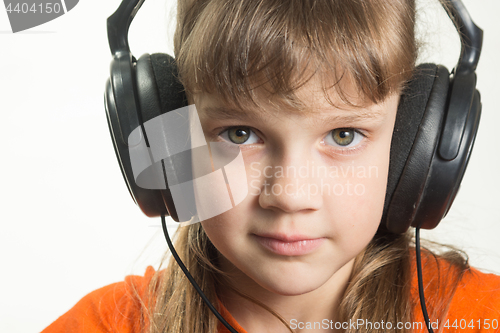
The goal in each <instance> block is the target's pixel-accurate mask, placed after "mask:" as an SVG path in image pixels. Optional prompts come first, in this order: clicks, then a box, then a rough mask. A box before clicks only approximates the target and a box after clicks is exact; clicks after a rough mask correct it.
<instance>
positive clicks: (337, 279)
mask: <svg viewBox="0 0 500 333" xmlns="http://www.w3.org/2000/svg"><path fill="white" fill-rule="evenodd" d="M353 264H354V259H353V260H351V261H350V262H348V263H347V264H346V265H344V266H343V267H342V268H341V269H340V270H339V271H337V272H336V273H335V274H334V275H333V276H332V277H331V278H330V279H329V280H328V281H327V282H326V283H324V284H323V285H322V286H320V287H319V288H317V289H315V290H312V291H310V292H307V293H304V294H301V295H296V296H283V295H279V294H276V293H273V292H270V291H268V290H267V289H264V288H262V287H261V286H260V285H258V284H257V283H256V282H255V281H253V280H252V279H250V278H249V277H248V276H246V275H245V274H243V273H242V272H241V271H239V270H237V272H239V273H237V274H236V275H237V276H234V275H233V274H231V278H232V280H233V281H237V284H236V285H234V282H232V283H233V285H234V286H235V287H236V288H237V289H238V290H239V291H240V292H242V293H244V294H247V295H249V296H251V297H252V298H254V299H256V300H258V301H260V302H262V303H263V304H265V305H266V306H268V307H269V308H271V309H272V310H273V311H275V312H276V313H277V314H279V315H281V316H282V318H283V319H284V320H285V321H286V322H287V323H288V324H289V325H290V326H291V327H292V328H293V329H294V332H296V333H306V332H318V327H316V329H309V330H308V329H305V328H304V329H300V328H299V323H303V324H301V325H300V327H302V325H304V326H305V325H307V323H311V325H314V323H315V322H316V323H318V322H319V323H322V324H323V323H325V322H327V321H328V322H330V321H333V323H335V321H336V320H337V321H338V316H337V310H338V305H339V304H340V302H341V300H342V297H343V295H344V292H345V289H346V287H347V284H348V283H349V278H350V276H351V272H352V267H353ZM233 268H234V266H233ZM232 271H233V272H234V270H232ZM222 289H223V290H221V291H219V298H220V299H221V301H222V302H223V303H224V305H225V306H226V308H227V310H228V311H229V312H230V313H231V315H232V316H233V317H234V319H235V320H236V321H237V322H238V323H239V324H240V325H241V326H242V327H243V328H245V330H246V331H247V332H248V333H253V332H263V333H265V332H273V333H281V332H284V333H289V332H290V331H289V330H288V329H287V328H286V327H285V326H284V325H283V324H282V323H281V322H280V321H279V319H278V318H276V317H275V316H273V315H272V314H271V313H269V312H268V311H267V310H265V309H263V308H262V307H260V306H258V305H256V304H255V303H253V302H251V301H249V300H247V299H245V298H243V297H241V296H240V295H238V294H236V293H235V292H233V291H231V290H230V289H229V288H224V287H222ZM294 326H295V327H294ZM332 326H334V324H333V325H332ZM320 330H321V332H334V331H335V330H333V329H332V330H330V329H324V328H323V327H321V329H320Z"/></svg>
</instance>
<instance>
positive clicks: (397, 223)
mask: <svg viewBox="0 0 500 333" xmlns="http://www.w3.org/2000/svg"><path fill="white" fill-rule="evenodd" d="M441 2H442V5H443V7H444V8H445V10H446V11H447V13H448V15H449V16H450V18H451V19H452V21H453V23H454V25H455V27H456V29H457V31H458V33H459V35H460V39H461V43H462V50H461V54H460V59H459V61H458V63H457V65H456V67H455V68H454V69H453V71H452V74H451V75H450V73H449V72H448V70H447V69H446V68H445V67H444V66H441V65H435V64H423V65H420V66H418V67H417V68H416V70H415V74H414V76H413V77H412V79H411V80H410V81H409V82H408V84H407V86H406V88H405V90H404V92H403V94H402V96H401V100H400V103H399V106H398V112H397V116H396V123H395V128H394V133H393V137H392V143H391V153H390V164H389V176H388V182H387V192H386V197H385V203H384V211H383V216H382V220H381V222H380V227H379V230H386V231H389V232H392V233H395V234H398V233H404V232H406V230H408V228H409V227H410V226H413V227H416V231H417V238H416V239H417V261H418V268H419V272H418V273H419V287H420V290H421V294H420V299H421V302H422V310H423V312H424V317H425V319H426V323H427V325H429V324H428V322H429V319H428V316H427V312H426V309H425V303H424V301H423V300H424V297H423V291H422V290H423V288H422V286H421V283H422V282H421V281H422V278H421V267H420V266H421V265H420V262H419V260H420V252H419V248H420V246H419V237H418V231H419V229H420V228H424V229H433V228H435V227H436V226H437V225H438V223H439V222H440V221H441V220H442V218H443V217H444V216H446V213H447V212H448V210H449V209H450V207H451V204H452V203H453V200H454V198H455V196H456V194H457V192H458V188H459V186H460V182H461V181H462V178H463V175H464V173H465V169H466V168H467V163H468V161H469V157H470V153H471V151H472V147H473V144H474V140H475V137H476V134H477V130H478V126H479V119H480V116H481V101H480V95H479V92H478V91H477V90H476V73H475V70H476V67H477V63H478V61H479V55H480V53H481V47H482V39H483V31H482V30H481V29H480V28H479V27H477V26H476V25H475V24H474V22H473V21H472V19H471V17H470V15H469V13H468V12H467V10H466V8H465V6H464V5H463V4H462V2H461V1H460V0H441ZM143 3H144V0H123V1H122V3H121V4H120V6H119V7H118V9H117V10H116V12H115V13H114V14H113V15H111V16H110V17H109V18H108V22H107V23H108V40H109V45H110V48H111V53H112V55H113V59H112V61H111V75H110V79H108V80H107V82H106V90H105V107H106V116H107V119H108V125H109V130H110V133H111V137H112V140H113V145H114V148H115V153H116V157H117V158H118V162H119V164H120V168H121V170H122V174H123V177H124V179H125V182H126V183H127V186H128V189H129V192H130V194H131V196H132V198H133V199H134V201H135V203H136V204H137V205H139V207H140V208H141V210H142V211H143V212H144V213H145V214H146V215H147V216H149V217H154V216H161V217H162V224H163V228H164V232H165V235H166V238H167V242H168V244H169V247H170V249H171V251H172V254H173V255H174V257H175V259H176V260H177V262H178V263H179V265H180V266H181V268H182V269H183V270H184V272H185V273H186V276H188V278H189V279H190V281H191V283H193V286H194V287H195V288H196V287H197V285H196V283H195V282H194V280H193V279H192V277H191V276H190V274H189V273H188V272H187V270H186V269H185V267H184V265H183V264H182V262H181V261H180V259H179V258H178V257H177V254H176V253H175V250H174V249H173V246H172V245H171V242H170V239H169V237H168V232H167V230H166V227H165V219H164V216H165V215H170V216H171V217H172V218H173V219H174V220H175V221H177V222H182V221H180V220H179V215H178V213H177V210H176V209H175V205H174V202H173V199H172V194H171V192H170V189H169V186H168V184H169V183H170V181H171V180H173V181H174V182H175V184H179V183H180V181H181V180H182V179H185V176H186V175H185V172H186V170H177V171H176V169H175V161H173V160H172V159H168V158H167V159H164V160H163V161H162V168H163V176H164V177H163V178H164V180H165V189H155V190H151V189H145V188H142V187H140V186H138V185H137V184H136V181H135V178H134V173H133V166H132V163H131V160H130V151H132V150H133V148H134V147H135V146H138V145H139V144H140V143H145V145H143V146H147V147H149V143H148V137H147V135H146V131H145V129H144V125H143V124H144V123H146V122H147V121H149V120H151V119H153V118H155V117H158V116H160V115H162V114H165V113H167V112H169V111H173V110H177V109H179V108H181V107H184V106H186V105H187V99H186V96H185V93H184V88H183V86H182V85H181V84H180V82H179V81H178V80H177V68H176V64H175V60H174V59H173V58H172V57H171V56H169V55H167V54H152V55H149V54H144V55H143V56H141V57H140V58H139V59H138V60H137V59H136V58H135V57H134V56H133V55H132V54H131V53H130V49H129V46H128V37H127V35H128V29H129V26H130V23H131V22H132V20H133V18H134V17H135V14H136V13H137V11H138V10H139V8H140V7H141V5H142V4H143ZM139 126H141V128H142V130H141V131H135V132H134V129H137V128H138V127H139ZM131 134H133V135H132V136H131ZM145 158H146V159H147V160H145V161H144V164H145V165H153V164H154V163H153V161H152V157H151V156H150V157H147V156H145ZM167 173H168V175H169V177H167ZM167 178H168V182H167ZM170 184H171V183H170ZM198 289H199V287H198V288H197V290H198ZM198 292H199V293H200V295H202V297H204V295H203V293H202V292H201V290H198ZM204 300H205V302H206V303H207V305H208V306H209V307H211V310H212V311H213V312H214V314H216V316H217V317H218V318H219V319H220V320H221V321H222V322H223V323H224V325H226V327H228V328H229V329H230V331H231V332H236V331H235V330H234V329H232V328H231V327H230V325H228V324H227V323H226V322H225V321H224V319H223V318H222V317H221V316H220V315H219V314H218V312H217V311H216V310H215V309H214V308H213V306H211V304H209V303H210V302H209V301H208V300H207V299H206V297H204ZM429 331H430V332H432V330H431V329H430V328H429Z"/></svg>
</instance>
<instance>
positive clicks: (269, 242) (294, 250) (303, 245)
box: [254, 234, 325, 256]
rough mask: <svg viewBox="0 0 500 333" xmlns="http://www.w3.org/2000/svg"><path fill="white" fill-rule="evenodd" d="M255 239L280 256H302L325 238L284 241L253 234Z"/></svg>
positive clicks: (318, 245)
mask: <svg viewBox="0 0 500 333" xmlns="http://www.w3.org/2000/svg"><path fill="white" fill-rule="evenodd" d="M254 236H255V239H256V240H257V242H259V244H260V245H262V246H263V247H265V248H266V249H268V250H270V251H271V252H273V253H276V254H279V255H282V256H302V255H305V254H308V253H311V252H313V251H314V250H316V249H317V248H318V247H320V246H321V244H323V242H324V241H325V238H314V239H297V240H293V241H285V240H281V239H277V238H272V237H264V236H259V235H255V234H254Z"/></svg>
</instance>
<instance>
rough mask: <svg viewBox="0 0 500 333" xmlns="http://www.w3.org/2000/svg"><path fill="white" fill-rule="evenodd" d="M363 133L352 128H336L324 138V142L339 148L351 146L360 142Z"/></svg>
mask: <svg viewBox="0 0 500 333" xmlns="http://www.w3.org/2000/svg"><path fill="white" fill-rule="evenodd" d="M363 137H364V135H363V134H361V133H360V132H359V131H357V130H355V129H353V128H336V129H334V130H332V131H331V132H330V133H329V134H328V135H327V136H326V138H325V142H326V143H327V144H330V145H332V146H336V147H340V148H351V147H354V146H356V145H357V144H358V143H360V142H361V140H362V139H363Z"/></svg>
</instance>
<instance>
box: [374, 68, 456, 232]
mask: <svg viewBox="0 0 500 333" xmlns="http://www.w3.org/2000/svg"><path fill="white" fill-rule="evenodd" d="M448 88H449V72H448V70H447V69H446V68H445V67H443V66H436V65H434V64H423V65H420V66H418V67H417V68H416V70H415V74H414V76H413V78H412V79H411V80H410V81H409V83H408V85H407V87H406V89H405V90H404V92H403V94H402V96H401V100H400V103H399V106H398V113H397V116H396V122H395V127H394V132H393V137H392V142H391V155H390V164H389V176H388V182H387V192H386V198H385V204H384V213H383V216H382V222H381V227H382V228H386V229H388V230H389V231H391V232H393V233H403V232H405V231H406V230H408V228H409V227H410V225H411V224H412V223H413V220H414V216H415V212H416V210H417V209H418V207H419V205H420V201H421V200H422V196H423V194H424V188H425V186H426V183H427V177H428V175H429V171H430V167H431V164H432V160H433V156H434V152H435V150H436V146H437V144H438V142H439V137H440V132H441V126H442V121H443V117H444V114H445V110H446V102H447V96H448Z"/></svg>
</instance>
